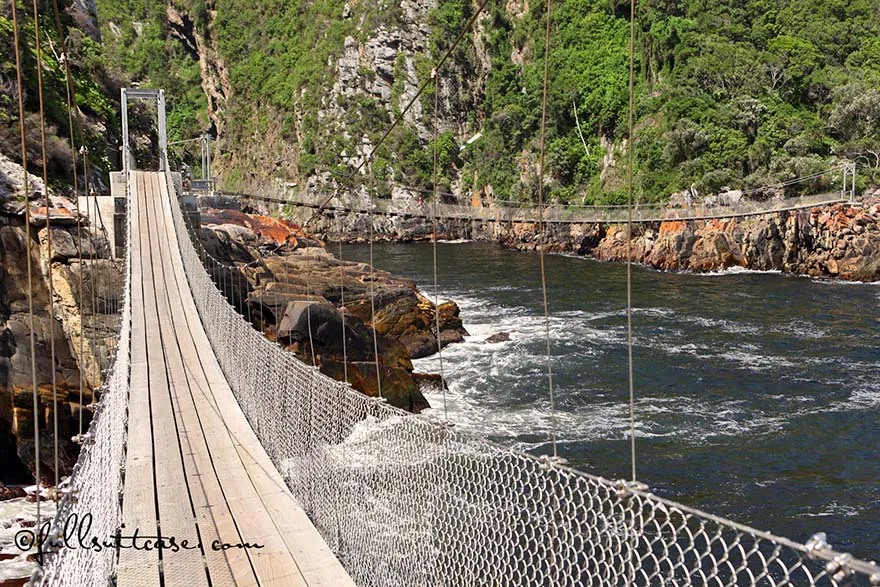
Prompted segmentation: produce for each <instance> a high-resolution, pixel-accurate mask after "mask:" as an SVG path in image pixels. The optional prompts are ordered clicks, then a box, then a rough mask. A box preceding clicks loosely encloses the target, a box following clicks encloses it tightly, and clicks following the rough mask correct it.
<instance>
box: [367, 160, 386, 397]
mask: <svg viewBox="0 0 880 587" xmlns="http://www.w3.org/2000/svg"><path fill="white" fill-rule="evenodd" d="M369 173H370V192H369V195H370V214H368V215H367V216H368V218H369V220H370V221H369V224H370V327H371V328H372V329H373V353H374V356H375V359H376V384H377V385H378V386H379V387H378V389H379V397H380V398H381V397H382V372H381V371H380V370H379V335H378V333H377V332H376V279H375V271H376V268H375V267H373V238H374V236H375V235H374V232H375V231H374V230H373V213H372V212H373V196H374V195H375V194H374V193H373V189H374V188H375V184H374V182H373V177H374V175H373V162H372V161H370V169H369Z"/></svg>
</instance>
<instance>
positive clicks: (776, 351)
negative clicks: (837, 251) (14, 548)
mask: <svg viewBox="0 0 880 587" xmlns="http://www.w3.org/2000/svg"><path fill="white" fill-rule="evenodd" d="M438 246H439V258H440V267H439V271H440V277H439V281H440V291H441V297H442V298H443V299H450V298H451V299H454V300H455V301H457V302H458V303H459V304H460V305H461V307H462V318H463V320H464V323H465V327H466V328H468V330H469V331H470V333H471V335H472V336H471V337H470V338H469V339H468V340H467V342H465V343H463V344H460V345H455V346H452V347H448V348H447V349H445V350H444V353H443V359H444V367H445V374H446V377H447V379H448V381H449V384H450V391H449V392H448V394H447V407H448V410H449V417H450V419H451V420H454V421H455V422H456V423H457V426H458V427H459V428H465V429H468V430H470V431H473V432H475V433H477V434H481V435H485V436H489V437H491V438H493V439H495V440H497V441H499V442H502V443H504V444H507V445H513V446H517V447H518V448H521V449H524V450H529V451H534V452H538V453H547V452H549V451H550V445H549V443H548V440H549V438H550V432H551V417H550V413H549V409H548V406H549V401H548V385H547V374H546V358H545V355H544V353H545V348H546V346H545V345H546V343H545V339H544V321H543V308H542V298H541V289H540V274H539V269H538V257H537V255H535V254H528V253H517V252H513V251H507V250H503V249H501V248H499V247H496V246H494V245H488V244H480V243H463V244H440V245H438ZM344 256H345V257H346V258H348V259H357V260H363V261H366V260H368V248H367V247H366V246H347V247H346V248H345V250H344ZM431 259H432V247H431V245H430V244H424V243H423V244H407V245H398V244H383V245H377V246H376V247H375V264H376V266H377V267H379V268H381V269H385V270H388V271H391V272H393V273H395V274H398V275H402V276H407V277H410V278H412V279H414V280H415V281H416V282H417V283H418V284H419V286H420V287H421V288H422V290H423V291H424V292H425V293H426V294H428V295H430V296H433V275H432V260H431ZM546 264H547V278H548V282H549V299H550V310H551V315H552V316H551V319H550V328H551V333H552V334H551V340H552V354H553V362H552V364H553V374H554V387H555V389H556V393H557V402H558V414H557V421H558V424H557V429H558V437H559V452H560V454H561V455H562V456H564V457H566V458H568V459H569V461H570V462H571V464H572V465H573V466H575V467H577V468H579V469H582V470H585V471H589V472H592V473H595V474H598V475H602V476H604V477H608V478H621V477H628V476H629V474H630V473H629V472H630V466H631V465H630V463H631V461H630V453H629V436H628V435H629V412H628V384H627V377H626V373H627V368H626V345H625V337H626V330H625V326H626V314H625V299H626V298H625V296H626V289H625V287H626V270H625V267H624V266H622V265H617V264H604V263H598V262H594V261H590V260H587V259H582V258H574V257H565V256H549V257H547V259H546ZM633 277H634V281H633V304H634V306H635V311H634V315H633V328H634V344H635V348H634V359H635V386H636V397H637V400H636V421H637V424H636V442H637V454H638V456H637V465H638V477H639V478H640V480H642V481H643V482H645V483H647V484H648V485H649V486H650V487H651V489H652V491H654V492H655V493H657V494H660V495H663V496H665V497H670V498H673V499H676V500H679V501H682V502H684V503H687V504H690V505H694V506H697V507H700V508H704V509H707V510H709V511H710V512H713V513H716V514H720V515H723V516H726V517H729V518H732V519H734V520H736V521H738V522H743V523H746V524H750V525H753V526H755V527H757V528H759V529H762V530H770V531H772V532H774V533H776V534H782V535H785V536H788V537H790V538H793V539H796V540H800V541H804V540H806V539H808V538H809V537H810V536H811V535H812V534H813V533H815V532H820V531H821V532H826V533H827V534H828V540H829V542H830V543H831V544H832V545H833V546H834V547H836V548H838V549H841V550H844V551H849V552H852V553H853V554H855V555H857V556H860V557H864V558H868V559H876V558H877V557H878V556H880V415H878V410H880V331H878V327H880V319H878V317H880V312H878V306H880V286H877V285H867V284H843V283H830V282H819V281H812V280H809V279H805V278H799V277H791V276H783V275H779V274H767V273H762V274H757V273H734V274H721V275H693V274H671V273H661V272H656V271H651V270H647V269H644V268H635V269H634V276H633ZM498 332H508V333H510V335H511V340H510V341H509V342H502V343H496V344H486V343H484V342H483V341H484V340H485V339H486V338H487V337H488V336H490V335H492V334H495V333H498ZM417 369H418V370H421V371H437V370H438V362H437V360H436V357H434V358H428V359H424V360H421V361H417ZM430 400H431V402H432V404H433V405H434V407H435V408H442V398H441V397H440V396H438V395H433V396H430Z"/></svg>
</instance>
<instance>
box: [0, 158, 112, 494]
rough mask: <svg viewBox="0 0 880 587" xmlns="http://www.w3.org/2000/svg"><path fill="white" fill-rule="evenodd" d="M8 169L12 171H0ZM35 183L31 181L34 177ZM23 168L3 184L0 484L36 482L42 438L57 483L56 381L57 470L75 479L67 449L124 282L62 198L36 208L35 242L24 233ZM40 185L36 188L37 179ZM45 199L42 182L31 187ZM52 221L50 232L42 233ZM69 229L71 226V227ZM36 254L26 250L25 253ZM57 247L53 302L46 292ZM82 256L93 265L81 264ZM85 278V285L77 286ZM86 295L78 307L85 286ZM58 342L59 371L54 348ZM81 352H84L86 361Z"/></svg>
mask: <svg viewBox="0 0 880 587" xmlns="http://www.w3.org/2000/svg"><path fill="white" fill-rule="evenodd" d="M2 163H3V165H2V166H0V167H2V168H3V169H8V168H10V165H12V166H14V164H11V162H9V161H8V160H7V161H3V162H2ZM30 177H31V178H33V176H30ZM22 179H23V175H22V173H21V168H20V167H18V170H17V173H15V170H12V172H10V173H6V172H4V173H2V175H0V391H2V392H3V393H2V394H0V397H2V399H0V482H4V483H22V482H31V481H32V471H33V468H34V454H33V430H34V422H35V420H36V421H37V422H38V423H39V427H40V431H41V435H40V437H41V445H42V447H43V449H42V451H41V453H40V459H41V473H42V476H43V479H44V481H48V482H52V481H53V480H54V471H53V470H52V465H53V461H54V455H53V451H52V446H53V445H54V438H53V436H52V432H53V430H52V428H53V423H54V419H55V414H54V411H53V392H52V374H53V372H54V375H55V383H56V390H57V401H58V422H59V441H60V442H59V445H60V455H59V464H60V469H61V470H60V471H59V473H60V474H61V475H66V474H68V473H69V471H70V469H71V468H72V466H73V464H74V462H75V461H76V458H77V455H78V447H77V446H76V445H74V444H72V443H71V442H70V438H71V436H73V435H75V434H77V433H78V431H79V419H80V414H82V417H83V426H84V428H85V427H86V426H88V424H89V422H90V419H91V415H90V412H88V411H83V409H82V405H83V404H88V403H91V401H92V392H91V390H92V388H93V387H96V386H98V385H100V384H101V383H102V381H103V371H104V370H105V369H107V367H109V362H110V357H111V356H112V354H113V350H114V349H115V341H116V328H117V327H118V322H119V319H118V307H119V306H120V305H121V300H120V297H121V293H122V287H123V285H122V275H121V271H120V268H119V267H118V266H117V264H116V263H115V262H113V261H111V260H109V259H106V258H100V257H106V256H107V253H108V251H109V248H108V247H107V243H106V242H105V241H104V240H103V239H98V238H92V237H91V236H90V235H89V233H88V230H87V229H86V228H84V229H82V230H81V231H80V233H79V234H77V228H76V224H77V222H78V218H79V216H78V213H77V212H76V210H75V208H74V207H73V205H72V204H70V203H69V202H67V201H66V200H64V199H63V198H55V197H53V198H52V199H51V200H52V201H51V206H49V207H48V209H47V207H46V204H45V200H43V201H42V202H40V201H39V200H34V201H31V202H30V204H29V205H30V207H31V213H32V215H33V216H32V223H33V226H32V227H31V230H30V231H29V232H30V241H29V240H28V231H27V229H26V225H25V218H24V207H25V198H24V193H23V190H22ZM33 179H35V178H33ZM31 185H37V186H38V188H39V189H42V184H41V182H36V183H32V184H31ZM47 214H48V216H49V218H50V223H51V228H50V229H49V230H47V229H46V228H45V219H46V215H47ZM71 221H72V222H73V226H71ZM29 244H30V247H29V246H28V245H29ZM49 244H51V248H52V255H51V268H52V286H53V287H52V294H54V297H53V298H51V299H52V301H53V303H52V304H51V305H50V289H49V282H48V274H49V271H48V269H49V266H50V265H49V264H50V259H49V254H48V248H49V246H48V245H49ZM29 248H30V262H31V265H32V273H31V278H32V294H33V334H34V343H35V345H34V347H35V348H34V350H35V352H34V361H35V365H34V366H35V369H36V374H37V390H38V393H39V397H40V408H39V410H38V412H37V414H36V415H35V414H34V408H33V384H32V378H31V365H32V359H31V349H30V338H31V319H30V312H29V300H28V297H29V296H28V272H27V262H28V249H29ZM80 252H82V256H83V257H84V258H87V259H92V260H91V261H84V262H83V263H82V264H80V262H79V257H80ZM81 277H82V279H81ZM81 283H82V285H83V292H82V293H83V295H82V299H83V300H84V301H86V303H84V304H83V306H84V307H82V308H81V307H80V302H79V301H80V299H81V296H80V289H79V288H80V284H81ZM53 341H54V346H55V362H54V365H53V363H52V357H51V350H50V346H51V345H50V343H51V342H53ZM80 351H81V352H80ZM80 365H82V366H83V370H82V378H83V379H82V381H83V398H82V404H81V403H80V397H79V396H80V373H81V372H80Z"/></svg>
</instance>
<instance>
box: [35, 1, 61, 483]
mask: <svg viewBox="0 0 880 587" xmlns="http://www.w3.org/2000/svg"><path fill="white" fill-rule="evenodd" d="M33 5H34V50H35V53H36V57H37V97H38V101H39V107H40V153H41V157H42V159H43V161H42V163H43V195H44V196H45V197H46V281H47V283H48V286H49V308H48V310H49V365H50V369H51V372H52V441H53V448H54V458H53V466H54V469H55V486H56V487H57V486H58V481H59V478H58V382H57V375H56V373H55V284H54V283H52V223H51V220H50V216H51V209H52V202H51V200H50V199H49V166H48V162H47V161H46V115H45V108H44V104H43V50H42V44H41V43H40V8H39V5H38V4H37V0H34V3H33Z"/></svg>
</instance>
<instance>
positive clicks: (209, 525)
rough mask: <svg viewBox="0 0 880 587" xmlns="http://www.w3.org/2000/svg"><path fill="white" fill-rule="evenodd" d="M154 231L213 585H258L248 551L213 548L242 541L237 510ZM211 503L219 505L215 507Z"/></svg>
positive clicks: (160, 236) (180, 411)
mask: <svg viewBox="0 0 880 587" xmlns="http://www.w3.org/2000/svg"><path fill="white" fill-rule="evenodd" d="M159 194H160V196H161V195H162V192H161V191H160V192H159ZM158 203H159V202H158V201H154V204H158ZM157 207H158V210H159V212H161V211H162V210H163V208H162V207H161V206H157ZM160 217H161V215H160V214H159V213H158V212H157V214H156V218H157V225H159V226H157V227H156V228H157V229H160V228H162V227H164V226H165V225H166V223H164V222H159V221H158V218H160ZM154 234H155V236H156V239H157V240H158V241H159V246H160V247H161V248H164V249H165V252H166V253H165V255H164V256H163V263H162V266H161V273H162V282H163V293H162V296H163V297H164V298H165V300H166V302H167V305H168V307H169V312H168V315H169V320H163V322H162V333H163V336H166V337H168V338H169V339H173V340H172V342H173V344H170V345H166V349H165V350H166V359H167V361H168V367H169V375H170V379H171V393H172V396H173V398H174V402H173V403H174V406H175V410H176V413H177V416H178V433H179V438H178V441H179V443H180V446H181V447H182V449H183V454H184V465H185V469H186V473H187V484H188V486H189V490H190V494H191V497H192V504H193V506H194V508H195V513H196V523H197V524H198V528H199V534H200V538H201V541H202V547H203V550H204V553H205V564H206V565H207V567H208V574H209V576H210V578H211V584H212V585H213V586H215V587H222V586H225V585H239V586H244V585H256V584H257V583H256V578H255V577H254V576H253V573H252V572H250V561H249V560H248V559H247V553H246V552H244V551H241V550H235V551H222V550H215V549H214V548H213V547H212V545H214V544H215V542H216V543H218V544H222V543H226V542H230V541H233V540H234V542H233V543H238V542H239V540H238V539H237V536H235V526H234V521H233V519H232V515H231V513H230V512H229V508H228V507H226V504H225V500H223V499H222V495H220V484H219V481H218V480H217V475H216V472H215V470H214V466H213V465H212V463H211V459H210V454H209V452H208V445H207V444H206V441H205V435H204V434H203V433H202V430H201V423H200V421H199V418H198V414H197V412H196V410H195V406H194V405H193V403H192V399H191V396H190V393H189V387H190V385H192V382H191V380H190V377H191V376H190V373H189V372H190V371H191V370H192V368H193V366H192V365H191V364H189V365H188V364H186V361H185V358H184V357H183V355H182V353H181V349H182V348H186V347H187V339H189V338H191V337H190V335H189V331H188V330H186V329H182V328H180V326H179V323H180V322H181V320H182V318H181V312H182V311H183V308H182V304H181V303H180V297H179V293H178V289H177V287H176V284H173V279H170V278H169V273H170V272H171V271H170V269H169V267H168V264H169V263H168V262H167V250H168V241H167V238H166V236H165V234H164V231H157V232H155V233H154ZM190 344H191V342H190ZM212 503H216V504H218V505H217V506H216V507H212V506H211V504H212ZM233 569H238V572H237V573H233ZM249 575H250V576H249Z"/></svg>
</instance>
